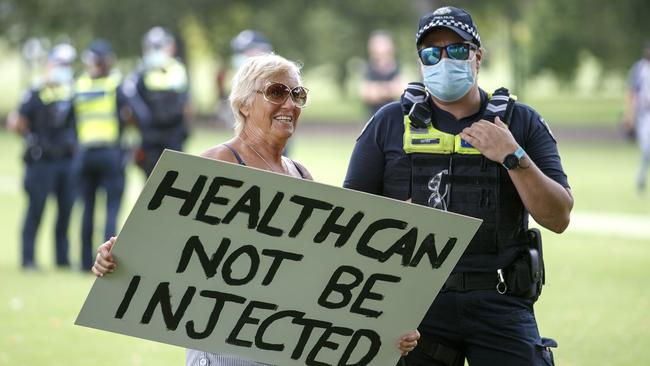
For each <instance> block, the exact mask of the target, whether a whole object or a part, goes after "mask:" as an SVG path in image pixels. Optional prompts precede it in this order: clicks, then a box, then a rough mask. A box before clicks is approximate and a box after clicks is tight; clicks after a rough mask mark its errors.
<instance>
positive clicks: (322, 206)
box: [289, 196, 334, 238]
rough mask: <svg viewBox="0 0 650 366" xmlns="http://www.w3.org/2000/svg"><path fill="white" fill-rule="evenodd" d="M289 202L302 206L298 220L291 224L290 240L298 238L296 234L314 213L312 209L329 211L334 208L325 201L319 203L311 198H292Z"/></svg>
mask: <svg viewBox="0 0 650 366" xmlns="http://www.w3.org/2000/svg"><path fill="white" fill-rule="evenodd" d="M289 201H291V202H293V203H296V204H299V205H301V206H302V210H301V211H300V216H298V219H297V220H296V222H295V223H294V224H293V227H292V228H291V230H290V231H289V237H290V238H295V237H296V236H298V234H300V232H301V231H302V228H303V227H304V226H305V223H306V222H307V220H308V219H309V218H310V217H311V214H312V213H313V212H314V209H318V210H325V211H329V210H331V209H332V207H334V205H332V204H331V203H327V202H325V201H319V200H316V199H313V198H309V197H303V196H292V197H291V198H290V199H289Z"/></svg>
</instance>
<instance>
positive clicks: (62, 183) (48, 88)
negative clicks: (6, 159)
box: [7, 44, 77, 269]
mask: <svg viewBox="0 0 650 366" xmlns="http://www.w3.org/2000/svg"><path fill="white" fill-rule="evenodd" d="M75 58H76V51H75V49H74V48H73V47H72V46H71V45H69V44H58V45H56V46H54V47H53V48H52V50H51V52H50V54H49V56H48V60H47V64H46V66H45V67H46V69H45V75H44V83H43V85H40V86H37V87H34V88H33V89H31V90H30V91H28V92H27V94H26V95H25V96H24V98H23V100H22V102H21V105H20V108H19V110H18V111H15V112H12V113H11V114H10V115H9V117H8V120H7V126H8V127H9V128H10V129H12V130H14V131H16V132H18V133H19V134H21V135H22V136H23V137H24V139H25V143H26V145H27V146H26V149H25V154H24V156H23V160H24V161H25V178H24V187H25V191H26V192H27V195H28V199H29V203H28V208H27V214H26V216H25V222H24V225H23V230H22V266H23V268H25V269H36V268H37V266H36V262H35V259H34V246H35V240H36V234H37V232H38V227H39V225H40V223H41V217H42V215H43V210H44V208H45V202H46V201H47V197H48V196H49V194H50V193H53V194H54V195H55V196H56V202H57V206H58V211H57V218H56V228H55V234H54V238H55V242H56V264H57V266H59V267H67V266H69V264H70V263H69V259H68V224H69V222H70V213H71V211H72V206H73V204H74V186H73V184H74V178H73V156H74V154H75V151H76V148H77V141H76V136H75V125H74V114H73V113H72V101H71V100H72V81H73V69H72V63H73V61H74V60H75Z"/></svg>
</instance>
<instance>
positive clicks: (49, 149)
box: [23, 84, 76, 163]
mask: <svg viewBox="0 0 650 366" xmlns="http://www.w3.org/2000/svg"><path fill="white" fill-rule="evenodd" d="M35 93H36V95H37V96H38V99H40V101H41V102H42V103H43V107H42V109H39V110H38V111H37V112H36V114H35V115H34V119H33V120H30V126H29V133H28V134H27V135H26V136H25V140H26V143H27V146H26V150H25V154H24V156H23V158H24V160H25V161H26V162H28V163H29V162H34V161H38V160H41V159H59V158H68V157H71V156H72V155H73V153H74V150H75V144H76V141H75V131H74V125H73V124H72V123H71V122H70V120H69V119H68V117H69V115H70V111H71V108H72V86H71V85H70V84H64V85H43V86H42V87H39V88H38V89H37V90H36V91H35Z"/></svg>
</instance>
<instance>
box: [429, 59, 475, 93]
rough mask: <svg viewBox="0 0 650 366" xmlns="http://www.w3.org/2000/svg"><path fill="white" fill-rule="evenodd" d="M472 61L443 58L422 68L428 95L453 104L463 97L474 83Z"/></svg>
mask: <svg viewBox="0 0 650 366" xmlns="http://www.w3.org/2000/svg"><path fill="white" fill-rule="evenodd" d="M472 60H473V59H469V60H452V59H450V58H443V59H442V60H440V62H438V63H437V64H435V65H430V66H422V77H423V81H424V85H425V86H426V88H427V90H428V91H429V93H431V95H433V96H434V97H436V98H437V99H439V100H441V101H443V102H455V101H457V100H458V99H460V98H462V97H463V96H465V94H467V92H468V91H469V89H470V88H471V87H472V85H474V82H475V79H474V72H473V71H472Z"/></svg>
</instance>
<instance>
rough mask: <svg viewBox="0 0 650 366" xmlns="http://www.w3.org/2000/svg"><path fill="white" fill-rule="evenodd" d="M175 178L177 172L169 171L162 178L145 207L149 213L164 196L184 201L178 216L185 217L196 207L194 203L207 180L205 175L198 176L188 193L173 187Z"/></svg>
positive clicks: (157, 205)
mask: <svg viewBox="0 0 650 366" xmlns="http://www.w3.org/2000/svg"><path fill="white" fill-rule="evenodd" d="M176 178H178V172H177V171H175V170H169V171H168V172H167V173H165V176H164V177H163V179H162V181H160V184H159V185H158V188H157V189H156V192H155V193H154V195H153V197H151V201H149V204H148V205H147V209H148V210H149V211H153V210H156V209H158V208H159V207H160V205H161V204H162V201H163V198H165V196H169V197H175V198H180V199H182V200H184V201H185V202H184V203H183V205H182V206H181V208H180V210H179V211H178V214H179V215H181V216H187V215H189V214H190V212H192V210H193V209H194V205H196V201H198V199H199V196H200V195H201V192H202V191H203V187H204V186H205V182H206V181H207V179H208V178H207V177H206V176H205V175H199V177H198V178H197V179H196V182H194V186H192V190H191V191H189V192H188V191H185V190H182V189H179V188H174V187H173V184H174V182H175V181H176Z"/></svg>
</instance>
